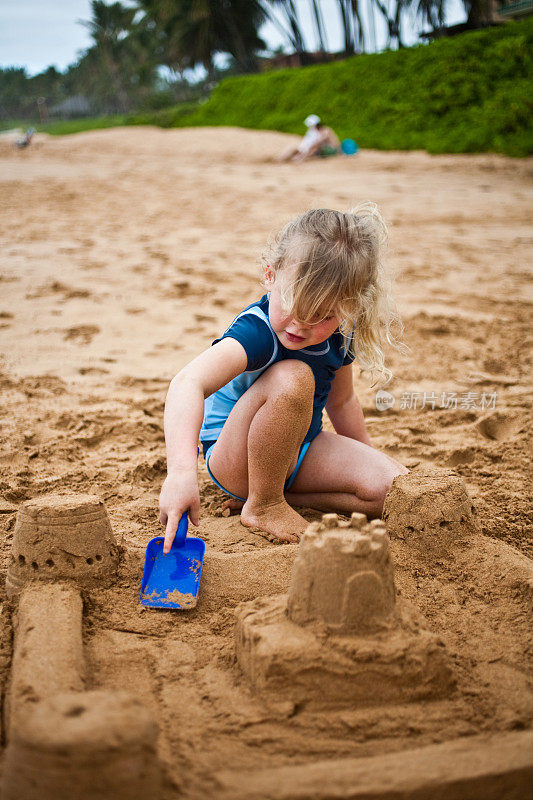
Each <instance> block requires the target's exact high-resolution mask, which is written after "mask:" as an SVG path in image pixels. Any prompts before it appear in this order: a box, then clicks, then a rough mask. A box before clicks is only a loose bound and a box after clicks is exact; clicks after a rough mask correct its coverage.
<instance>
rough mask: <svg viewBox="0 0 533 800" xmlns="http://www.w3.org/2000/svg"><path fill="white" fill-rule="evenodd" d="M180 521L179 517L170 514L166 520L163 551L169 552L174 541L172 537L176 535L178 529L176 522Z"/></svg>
mask: <svg viewBox="0 0 533 800" xmlns="http://www.w3.org/2000/svg"><path fill="white" fill-rule="evenodd" d="M179 521H180V517H179V516H177V517H174V516H173V515H172V514H171V515H170V516H169V517H168V520H167V528H166V531H165V542H164V544H163V553H165V554H166V553H168V552H170V548H171V547H172V542H173V541H174V537H175V535H176V531H177V529H178V522H179Z"/></svg>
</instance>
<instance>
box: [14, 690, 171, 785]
mask: <svg viewBox="0 0 533 800" xmlns="http://www.w3.org/2000/svg"><path fill="white" fill-rule="evenodd" d="M156 740H157V726H156V724H155V723H154V721H153V719H152V716H151V714H150V713H149V712H148V710H147V709H146V708H145V707H144V705H143V704H142V703H141V702H140V701H139V700H136V699H135V698H132V697H130V696H129V695H127V694H125V693H121V692H119V693H110V692H103V691H91V692H80V693H77V692H75V693H66V694H57V695H54V696H53V697H51V698H49V699H47V700H43V701H40V702H38V703H36V704H35V705H34V706H33V708H31V709H27V711H26V714H25V716H24V717H23V718H22V720H21V724H20V725H19V726H17V729H16V730H15V731H14V732H13V736H12V737H11V739H10V742H9V745H8V748H7V750H6V755H5V761H4V771H3V779H2V797H3V800H21V798H24V800H73V798H74V797H75V798H76V800H138V798H140V797H143V798H157V797H159V790H160V786H161V767H160V765H159V764H158V762H157V757H156Z"/></svg>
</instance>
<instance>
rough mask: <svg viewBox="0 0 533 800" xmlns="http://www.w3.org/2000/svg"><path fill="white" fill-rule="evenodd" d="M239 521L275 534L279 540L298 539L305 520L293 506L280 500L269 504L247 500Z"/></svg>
mask: <svg viewBox="0 0 533 800" xmlns="http://www.w3.org/2000/svg"><path fill="white" fill-rule="evenodd" d="M241 522H242V524H243V525H246V527H247V528H259V530H261V531H265V533H269V534H271V535H272V536H275V538H276V539H278V540H279V541H280V542H291V543H292V542H294V543H297V542H299V541H300V536H301V535H302V533H303V532H304V531H305V529H306V528H307V522H306V521H305V519H304V518H303V517H301V516H300V515H299V514H298V512H297V511H295V510H294V508H291V507H290V505H289V504H288V503H287V502H285V500H281V501H279V502H276V503H271V504H269V505H253V504H252V503H251V502H250V500H247V501H246V503H245V504H244V506H243V509H242V511H241Z"/></svg>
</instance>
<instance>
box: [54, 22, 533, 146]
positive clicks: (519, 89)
mask: <svg viewBox="0 0 533 800" xmlns="http://www.w3.org/2000/svg"><path fill="white" fill-rule="evenodd" d="M532 44H533V18H530V19H528V20H525V21H523V22H509V23H507V24H505V25H502V26H499V27H496V28H490V29H488V30H484V31H477V32H475V33H467V34H463V35H461V36H457V37H454V38H451V39H441V40H439V41H437V42H433V43H432V44H430V45H427V46H424V45H422V46H419V47H414V48H409V49H406V50H400V51H388V52H385V53H379V54H375V55H363V56H358V57H355V58H350V59H346V60H345V61H340V62H335V63H330V64H324V65H320V66H313V67H305V68H302V69H290V70H281V71H277V72H270V73H264V74H261V75H249V76H243V77H236V78H227V79H226V80H224V81H222V82H221V83H220V84H219V86H218V87H217V88H216V89H215V91H214V92H213V94H212V96H211V98H210V99H209V100H208V101H207V102H204V103H202V104H199V103H186V104H182V105H179V106H173V107H171V108H166V109H162V110H160V111H154V112H147V113H140V114H129V115H124V116H121V117H102V118H100V119H93V120H87V119H86V120H73V121H71V122H61V123H53V124H51V125H49V126H47V127H46V128H45V129H46V130H47V131H48V132H49V133H54V134H60V133H61V134H64V133H75V132H77V131H80V130H91V129H95V128H105V127H112V126H115V125H141V124H142V125H159V126H161V127H167V128H170V127H183V126H196V125H236V126H239V127H244V128H256V129H268V130H278V131H286V132H289V133H303V124H302V120H303V119H304V118H305V117H306V116H307V114H309V113H315V114H319V115H320V116H321V117H322V119H323V120H324V121H325V122H326V123H327V124H328V125H330V126H331V127H333V128H334V129H335V130H336V131H337V133H338V134H339V136H340V137H341V138H345V137H350V138H353V139H355V140H356V141H357V143H358V144H359V146H360V147H367V148H378V149H384V150H391V149H394V150H412V149H425V150H428V151H429V152H431V153H478V152H489V151H492V152H497V153H505V154H507V155H512V156H526V155H529V154H531V153H533V136H532V133H531V120H532V116H533V114H532V111H533V102H532V93H531V78H532V73H533V69H532V61H533V58H532Z"/></svg>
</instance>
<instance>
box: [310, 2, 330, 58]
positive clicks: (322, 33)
mask: <svg viewBox="0 0 533 800" xmlns="http://www.w3.org/2000/svg"><path fill="white" fill-rule="evenodd" d="M311 5H312V8H313V14H314V17H315V24H316V32H317V38H318V49H319V50H320V52H321V53H325V52H326V51H327V49H328V42H327V39H326V29H325V27H324V20H323V18H322V13H321V11H320V6H319V5H318V0H311Z"/></svg>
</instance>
